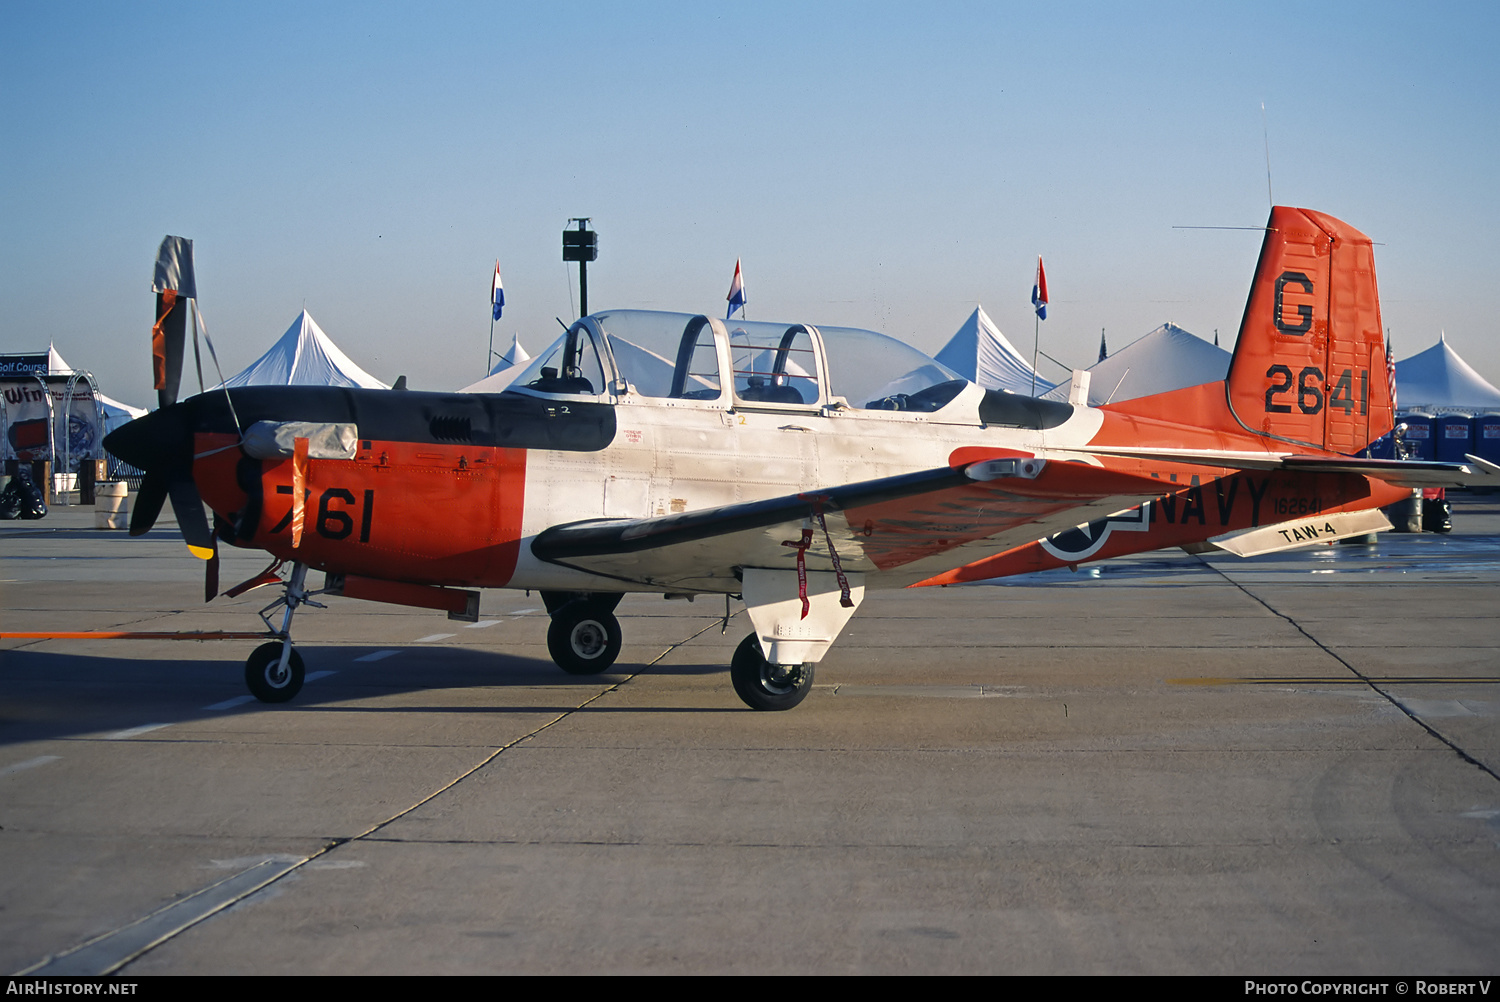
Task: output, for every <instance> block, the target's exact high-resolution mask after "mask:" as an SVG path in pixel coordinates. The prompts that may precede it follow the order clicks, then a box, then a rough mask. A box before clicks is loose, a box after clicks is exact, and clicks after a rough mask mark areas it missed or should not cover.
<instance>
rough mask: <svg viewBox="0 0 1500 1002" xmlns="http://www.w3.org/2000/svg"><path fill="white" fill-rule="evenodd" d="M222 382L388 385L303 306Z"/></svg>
mask: <svg viewBox="0 0 1500 1002" xmlns="http://www.w3.org/2000/svg"><path fill="white" fill-rule="evenodd" d="M224 385H226V386H291V385H297V386H363V387H365V388H367V389H371V390H386V389H390V387H389V386H387V385H386V384H385V383H382V382H381V381H380V380H378V379H376V378H375V377H374V376H372V375H370V374H369V373H368V372H366V371H365V370H364V369H361V368H360V367H359V366H357V365H355V364H354V362H353V361H352V360H351V359H350V358H349V356H348V355H345V354H344V353H343V352H342V351H340V350H339V346H338V345H336V344H334V343H333V341H332V339H330V338H329V337H328V335H327V334H324V333H323V330H322V328H320V327H319V326H318V325H317V324H316V323H314V322H313V318H312V317H310V316H308V314H307V311H306V310H303V311H302V312H301V313H299V314H297V319H296V320H293V321H292V326H290V327H288V328H287V329H286V333H285V334H283V335H281V338H280V340H278V341H277V342H276V343H275V344H273V345H271V349H270V350H269V351H267V352H266V353H265V354H264V355H262V356H261V357H260V358H258V359H256V360H255V361H254V362H251V363H250V364H249V365H248V366H246V367H245V369H243V370H242V371H241V372H240V373H239V374H238V375H234V376H230V377H229V378H228V379H226V380H225V381H224Z"/></svg>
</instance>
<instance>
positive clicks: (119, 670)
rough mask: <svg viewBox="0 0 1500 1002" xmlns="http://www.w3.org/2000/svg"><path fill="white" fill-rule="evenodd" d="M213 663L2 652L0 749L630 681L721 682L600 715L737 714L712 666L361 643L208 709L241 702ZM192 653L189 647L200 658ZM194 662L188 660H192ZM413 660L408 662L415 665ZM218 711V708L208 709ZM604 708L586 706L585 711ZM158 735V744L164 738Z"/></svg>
mask: <svg viewBox="0 0 1500 1002" xmlns="http://www.w3.org/2000/svg"><path fill="white" fill-rule="evenodd" d="M221 649H222V650H223V651H224V654H223V656H220V657H214V658H206V657H202V656H191V655H190V656H188V657H175V658H172V659H170V660H166V659H143V658H120V657H114V656H111V655H109V654H97V655H95V654H71V653H69V654H59V653H52V652H47V651H35V650H26V649H20V650H16V649H12V650H5V651H0V746H5V745H12V744H18V743H22V742H27V741H46V740H58V739H66V738H75V737H80V736H84V735H90V736H96V737H97V736H100V735H107V734H109V733H112V732H117V731H123V730H127V729H129V728H133V727H140V726H143V725H145V724H148V723H182V722H187V721H194V720H208V719H215V718H222V717H224V716H228V715H239V714H244V713H284V712H296V711H298V710H308V709H316V710H319V711H320V712H327V711H337V712H349V713H413V712H421V713H455V714H458V713H525V714H541V713H564V712H567V711H569V710H573V709H577V708H578V704H579V703H581V702H583V701H584V700H585V699H586V698H588V696H589V695H591V694H592V693H593V692H596V691H598V690H599V689H600V688H601V687H603V686H608V685H610V684H613V683H614V682H617V681H620V680H622V679H623V678H624V677H626V676H628V675H633V674H643V673H650V674H669V675H679V676H687V675H710V674H723V675H724V676H725V678H724V689H725V697H726V698H725V703H724V708H723V710H718V709H715V708H712V707H705V708H690V707H630V708H620V709H618V710H616V709H614V708H608V709H609V710H610V712H632V713H638V712H647V713H664V712H704V713H715V712H725V711H737V710H742V709H743V710H747V712H748V709H747V708H746V707H744V706H743V705H742V704H741V703H740V702H739V701H738V699H736V698H735V697H734V695H733V693H732V691H731V690H730V686H729V680H728V674H727V670H726V668H725V667H724V666H723V665H717V664H715V665H671V666H660V665H658V666H647V665H637V664H630V663H626V662H617V664H616V667H617V668H618V671H612V672H606V673H604V674H601V675H592V676H582V675H569V674H567V673H565V672H563V671H562V670H560V669H559V668H558V667H557V666H556V665H554V664H553V663H552V662H551V661H547V660H542V659H539V658H528V657H518V656H516V655H511V654H505V653H501V652H495V651H490V650H483V649H475V648H467V647H446V648H445V647H437V646H423V647H411V646H408V647H403V648H393V649H395V650H397V651H398V652H399V653H398V654H396V655H394V656H391V657H388V658H384V659H382V660H379V661H371V662H361V661H358V660H356V659H357V658H359V657H363V656H366V655H368V654H370V653H371V648H370V646H369V645H361V646H337V645H332V646H317V645H307V646H299V647H298V650H299V651H300V652H301V653H302V655H303V658H304V660H305V663H306V670H307V673H308V675H309V676H313V675H316V673H318V672H331V673H332V674H330V675H327V676H322V677H317V678H312V679H311V680H310V681H309V682H308V683H307V684H306V685H305V686H304V687H303V689H302V691H301V692H300V693H298V695H297V697H296V698H295V699H293V700H292V701H291V702H289V703H283V704H266V703H261V702H258V701H256V700H253V699H247V700H244V701H239V702H235V703H234V705H230V706H220V704H224V703H227V702H230V701H235V700H237V699H238V698H239V697H244V696H248V692H247V690H246V688H245V681H244V663H243V661H242V660H241V657H242V656H243V655H244V654H246V653H248V648H247V647H246V646H245V645H244V644H235V645H232V646H231V645H224V646H223V647H222V648H221ZM200 650H201V649H200ZM195 653H196V652H195ZM413 655H417V656H418V657H420V661H419V660H417V657H413ZM481 688H482V689H485V690H487V691H489V692H492V693H494V694H495V696H496V701H495V703H494V704H493V705H489V706H485V705H479V706H476V705H474V704H473V703H472V702H465V703H459V702H457V701H455V702H454V703H453V704H451V705H445V704H444V703H442V702H441V701H424V703H423V705H421V706H409V705H408V706H400V707H389V706H356V705H350V704H351V701H354V700H360V699H366V698H369V697H371V696H376V695H388V694H394V693H409V692H437V691H442V690H452V689H481ZM507 688H516V689H520V688H526V689H532V690H534V689H537V688H545V689H548V690H554V691H556V692H557V693H558V694H559V695H561V694H563V693H565V692H570V691H572V692H576V693H577V698H576V700H574V699H573V697H571V696H569V697H568V698H566V699H562V700H557V701H548V703H547V705H537V704H535V703H533V702H528V703H520V702H515V703H509V702H507V701H506V700H505V699H504V691H505V690H506V689H507ZM214 707H218V708H214ZM604 709H606V708H604V707H599V706H597V705H594V706H590V707H589V711H590V712H599V711H600V710H604ZM164 736H165V735H164Z"/></svg>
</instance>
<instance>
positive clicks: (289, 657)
mask: <svg viewBox="0 0 1500 1002" xmlns="http://www.w3.org/2000/svg"><path fill="white" fill-rule="evenodd" d="M306 581H307V565H306V564H292V573H291V575H290V576H289V577H288V578H287V581H286V584H285V585H284V586H283V592H282V594H281V595H280V596H279V597H278V598H277V599H276V601H274V602H272V603H271V604H270V605H268V606H266V607H265V608H264V609H262V610H260V618H261V621H262V622H263V623H265V624H266V629H268V630H270V631H271V634H272V636H274V637H276V638H277V639H275V640H272V641H269V642H268V643H264V644H261V645H260V646H259V647H257V648H256V649H255V650H254V652H253V653H251V655H250V657H249V658H247V659H246V660H245V685H246V686H248V687H249V689H250V694H251V695H252V696H254V697H255V698H256V699H258V700H260V701H261V702H262V703H285V702H286V701H287V700H289V699H291V698H292V697H294V696H296V695H297V693H299V692H301V691H302V680H303V678H304V676H305V674H306V673H305V671H304V669H303V665H302V655H301V654H298V653H297V652H296V651H295V650H294V649H293V648H292V614H293V613H295V612H296V611H297V607H298V606H299V605H310V606H313V607H314V608H317V609H324V608H327V606H325V605H323V604H322V603H321V602H314V601H312V598H311V596H312V595H321V594H322V592H309V591H308V590H307V589H306V587H304V586H305V584H306ZM282 606H285V607H286V611H285V612H284V613H282V616H281V629H279V630H278V629H276V627H275V626H274V625H273V624H272V623H271V615H272V613H274V612H275V611H276V609H278V608H280V607H282Z"/></svg>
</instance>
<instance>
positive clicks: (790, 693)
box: [729, 633, 813, 710]
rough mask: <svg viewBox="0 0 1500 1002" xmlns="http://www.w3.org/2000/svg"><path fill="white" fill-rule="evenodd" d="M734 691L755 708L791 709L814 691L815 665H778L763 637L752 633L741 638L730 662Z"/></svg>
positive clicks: (747, 704)
mask: <svg viewBox="0 0 1500 1002" xmlns="http://www.w3.org/2000/svg"><path fill="white" fill-rule="evenodd" d="M729 680H730V681H731V682H733V683H734V691H735V692H736V693H737V694H738V695H739V697H740V699H742V700H744V701H745V705H746V706H748V707H750V708H751V709H752V710H790V709H791V708H792V707H794V706H796V705H797V704H798V703H800V702H802V700H804V699H806V698H807V694H808V693H809V692H811V691H812V681H813V665H812V662H810V661H809V662H805V663H803V664H800V665H776V664H771V663H770V662H769V661H767V660H766V656H765V654H763V653H762V652H761V649H760V638H759V637H757V636H756V635H755V634H753V633H752V634H750V636H748V637H746V638H745V639H744V640H742V641H740V646H739V647H738V648H737V649H736V650H735V652H734V659H733V660H732V661H730V662H729Z"/></svg>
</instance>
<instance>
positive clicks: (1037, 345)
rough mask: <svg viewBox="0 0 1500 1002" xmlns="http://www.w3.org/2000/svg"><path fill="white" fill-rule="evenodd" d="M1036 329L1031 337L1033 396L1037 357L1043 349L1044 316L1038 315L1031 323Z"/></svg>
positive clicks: (1033, 393) (1034, 394) (1034, 392)
mask: <svg viewBox="0 0 1500 1002" xmlns="http://www.w3.org/2000/svg"><path fill="white" fill-rule="evenodd" d="M1031 323H1032V326H1033V327H1034V328H1035V330H1034V331H1033V333H1032V335H1031V395H1032V396H1033V397H1034V396H1036V356H1037V352H1039V351H1040V350H1041V347H1042V315H1041V314H1040V313H1038V314H1037V315H1036V316H1035V317H1034V318H1033V319H1032V321H1031Z"/></svg>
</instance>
